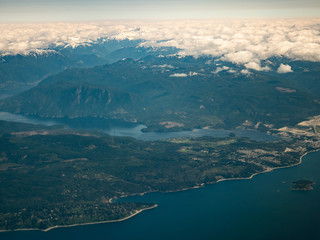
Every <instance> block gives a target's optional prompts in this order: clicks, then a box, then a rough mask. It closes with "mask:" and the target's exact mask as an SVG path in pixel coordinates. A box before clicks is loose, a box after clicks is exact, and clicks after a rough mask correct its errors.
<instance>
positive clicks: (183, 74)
mask: <svg viewBox="0 0 320 240" xmlns="http://www.w3.org/2000/svg"><path fill="white" fill-rule="evenodd" d="M187 76H188V75H187V74H185V73H174V74H171V75H170V77H187Z"/></svg>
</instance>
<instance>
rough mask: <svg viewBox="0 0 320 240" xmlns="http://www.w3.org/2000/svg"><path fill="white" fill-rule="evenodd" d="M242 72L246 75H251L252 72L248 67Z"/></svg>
mask: <svg viewBox="0 0 320 240" xmlns="http://www.w3.org/2000/svg"><path fill="white" fill-rule="evenodd" d="M240 72H241V73H242V74H244V75H250V74H251V73H250V71H249V70H248V69H242V70H241V71H240Z"/></svg>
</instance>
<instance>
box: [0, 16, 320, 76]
mask: <svg viewBox="0 0 320 240" xmlns="http://www.w3.org/2000/svg"><path fill="white" fill-rule="evenodd" d="M0 32H1V36H0V52H1V53H2V54H28V53H30V52H34V51H43V50H48V49H50V48H53V47H56V46H61V47H65V46H71V47H77V46H79V45H90V44H93V43H95V42H96V41H97V39H99V38H104V39H116V40H124V39H129V40H137V39H142V40H144V42H143V43H141V44H140V46H142V47H176V48H179V49H181V51H180V52H179V55H181V56H186V55H192V56H196V57H197V56H200V55H211V56H214V57H217V58H220V59H221V60H224V61H229V62H233V63H235V64H240V65H243V66H245V67H246V68H247V69H254V70H257V71H269V70H270V69H269V67H268V66H262V65H261V60H265V59H268V58H270V57H287V58H289V59H294V60H307V61H313V62H320V19H300V20H299V19H291V20H288V19H286V20H281V19H278V20H257V19H255V20H195V21H191V20H190V21H158V22H93V23H43V24H0ZM287 70H288V68H287ZM278 71H279V72H281V71H286V68H284V67H283V66H282V67H281V66H280V68H279V70H278Z"/></svg>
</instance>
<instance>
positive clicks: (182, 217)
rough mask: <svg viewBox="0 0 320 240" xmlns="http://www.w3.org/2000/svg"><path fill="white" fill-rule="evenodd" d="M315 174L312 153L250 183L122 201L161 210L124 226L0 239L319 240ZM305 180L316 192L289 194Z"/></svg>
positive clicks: (318, 164) (317, 158) (319, 160)
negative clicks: (313, 182) (154, 205)
mask: <svg viewBox="0 0 320 240" xmlns="http://www.w3.org/2000/svg"><path fill="white" fill-rule="evenodd" d="M319 169H320V152H314V153H310V154H308V155H306V156H305V157H303V159H302V164H300V165H297V166H293V167H289V168H283V169H278V170H274V171H272V172H268V173H264V174H260V175H256V176H255V177H253V179H250V180H231V181H223V182H219V183H217V184H213V185H207V186H205V187H203V188H199V189H191V190H187V191H181V192H174V193H150V194H146V195H144V196H134V197H128V198H125V199H122V201H144V202H152V203H157V204H158V205H159V206H158V207H157V208H155V209H152V210H148V211H144V212H142V213H140V214H139V215H137V216H135V217H133V218H130V219H128V220H126V221H124V222H118V223H106V224H97V225H87V226H78V227H72V228H58V229H53V230H51V231H49V232H41V231H22V232H6V233H1V234H0V239H2V240H9V239H10V240H22V239H23V240H31V239H32V240H40V239H41V240H42V239H49V240H50V239H52V240H56V239H60V240H64V239H68V240H69V239H78V240H84V239H90V240H92V239H105V240H116V239H117V240H118V239H119V240H128V239H141V240H150V239H155V240H158V239H159V240H160V239H168V240H169V239H170V240H171V239H190V240H191V239H192V240H194V239H201V240H202V239H205V240H207V239H208V240H209V239H212V240H214V239H222V240H231V239H232V240H235V239H237V240H238V239H240V240H242V239H250V240H251V239H252V240H253V239H262V240H267V239H268V240H270V239H291V240H292V239H293V240H295V239H297V240H298V239H299V240H300V239H304V240H309V239H310V240H311V239H320V204H319V200H320V174H319ZM303 178H306V179H310V180H313V181H315V182H316V185H315V188H314V190H313V191H307V192H299V191H291V186H292V182H293V181H295V180H298V179H303Z"/></svg>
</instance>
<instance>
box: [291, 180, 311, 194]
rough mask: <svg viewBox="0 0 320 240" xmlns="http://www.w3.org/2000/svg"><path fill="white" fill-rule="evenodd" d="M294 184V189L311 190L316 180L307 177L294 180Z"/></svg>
mask: <svg viewBox="0 0 320 240" xmlns="http://www.w3.org/2000/svg"><path fill="white" fill-rule="evenodd" d="M292 185H293V186H292V190H293V191H311V190H313V185H315V182H313V181H310V180H306V179H301V180H298V181H295V182H293V183H292Z"/></svg>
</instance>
